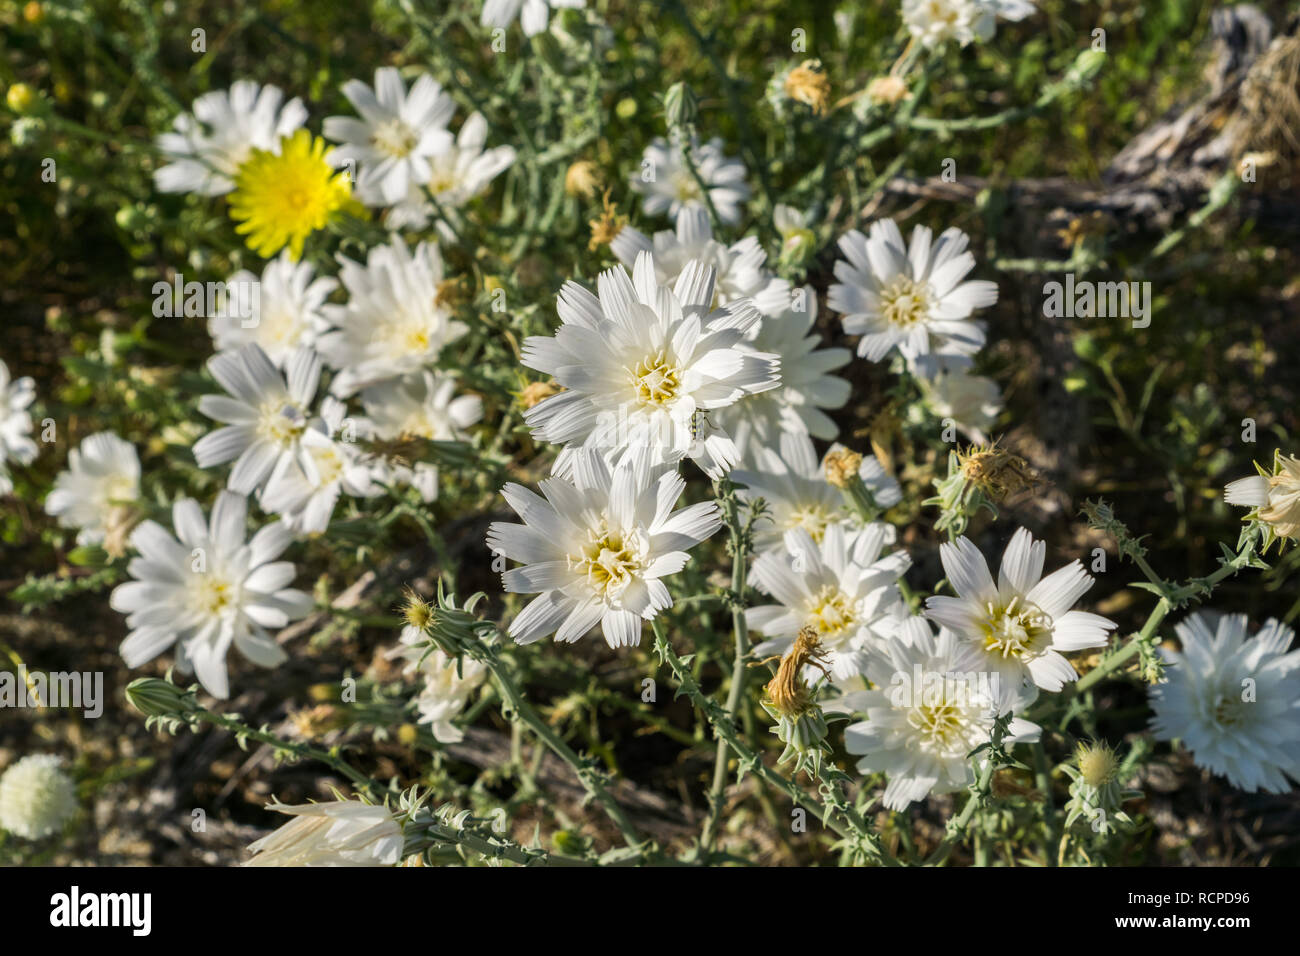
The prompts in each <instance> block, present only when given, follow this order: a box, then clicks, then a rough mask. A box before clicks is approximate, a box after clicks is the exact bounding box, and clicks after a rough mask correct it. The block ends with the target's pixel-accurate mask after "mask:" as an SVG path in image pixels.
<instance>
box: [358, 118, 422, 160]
mask: <svg viewBox="0 0 1300 956" xmlns="http://www.w3.org/2000/svg"><path fill="white" fill-rule="evenodd" d="M419 143H420V137H419V136H417V135H416V134H415V131H414V130H413V129H411V127H409V126H407V125H406V124H405V123H403V122H402V121H401V120H399V119H391V120H386V121H385V122H382V123H380V124H379V125H377V126H376V127H375V129H374V132H372V133H371V134H370V145H371V146H373V147H374V148H375V149H376V150H378V151H379V152H381V153H387V154H388V155H389V156H395V157H396V158H398V159H405V158H406V157H407V156H409V155H411V151H412V150H414V149H415V147H416V146H418V145H419Z"/></svg>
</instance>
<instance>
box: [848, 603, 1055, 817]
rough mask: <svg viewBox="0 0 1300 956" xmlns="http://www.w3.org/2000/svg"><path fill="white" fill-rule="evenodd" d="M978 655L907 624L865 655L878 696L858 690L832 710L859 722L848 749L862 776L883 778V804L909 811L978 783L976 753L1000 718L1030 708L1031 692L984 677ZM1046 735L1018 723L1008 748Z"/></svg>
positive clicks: (943, 635)
mask: <svg viewBox="0 0 1300 956" xmlns="http://www.w3.org/2000/svg"><path fill="white" fill-rule="evenodd" d="M980 667H981V662H980V659H979V655H978V653H976V652H975V651H974V650H973V648H971V647H970V646H969V645H967V644H965V643H964V642H962V641H960V640H959V639H958V638H957V637H956V636H955V635H953V634H952V633H950V632H948V631H945V630H940V632H939V635H938V637H936V636H935V635H934V634H933V633H932V632H931V630H930V627H929V625H928V624H926V623H925V621H923V620H921V619H919V618H909V619H907V620H906V621H905V622H903V623H902V624H901V625H900V626H899V632H898V635H897V636H896V637H895V638H894V639H892V640H890V641H888V642H887V643H883V644H880V645H877V646H876V647H873V648H872V649H871V650H870V651H869V652H868V654H867V664H866V668H865V670H866V676H867V678H868V680H870V681H871V683H872V685H873V689H871V690H866V691H852V692H850V693H847V694H845V695H843V696H842V697H840V698H839V699H838V700H836V701H833V702H832V703H830V704H828V705H827V709H828V710H834V711H841V712H845V713H849V714H853V715H858V716H861V717H862V718H863V719H862V720H859V721H857V722H855V723H852V724H849V726H848V727H846V728H845V730H844V747H845V749H846V750H847V751H848V752H849V753H851V754H854V755H856V756H861V757H862V759H861V760H859V761H858V764H857V769H858V772H859V773H863V774H868V773H884V774H886V775H887V776H888V778H889V782H888V784H887V785H886V787H885V793H884V796H883V799H882V802H883V803H884V805H885V807H886V808H888V809H890V810H905V809H907V806H908V804H911V803H913V802H916V801H918V800H924V799H925V798H926V797H927V796H929V795H930V794H931V793H953V792H955V791H957V790H961V789H963V788H965V787H968V786H970V785H971V784H973V783H974V782H975V772H974V770H973V769H972V768H971V759H970V754H971V752H972V751H973V750H975V749H976V748H977V747H979V746H981V745H982V744H986V743H988V740H989V736H990V734H991V733H992V732H993V725H994V721H995V719H996V718H997V717H999V716H1001V715H1004V714H1006V713H1007V712H1014V711H1016V710H1019V709H1020V708H1022V707H1023V706H1025V705H1026V704H1027V703H1028V702H1029V698H1030V696H1031V693H1032V692H1031V691H1030V689H1027V688H1024V687H1022V686H1021V685H1020V684H1019V683H1018V682H1017V684H1016V686H1015V687H1007V686H1005V685H1003V684H1001V683H1000V682H999V680H998V676H999V675H998V674H996V673H990V672H989V671H987V670H981V669H980ZM1040 734H1041V729H1040V728H1039V727H1038V726H1037V725H1036V724H1032V723H1030V722H1029V721H1027V720H1024V719H1022V718H1019V717H1013V718H1012V719H1011V722H1010V724H1009V726H1008V734H1007V736H1006V737H1005V738H1004V743H1005V744H1014V743H1019V742H1025V743H1032V742H1034V741H1036V740H1038V738H1039V736H1040Z"/></svg>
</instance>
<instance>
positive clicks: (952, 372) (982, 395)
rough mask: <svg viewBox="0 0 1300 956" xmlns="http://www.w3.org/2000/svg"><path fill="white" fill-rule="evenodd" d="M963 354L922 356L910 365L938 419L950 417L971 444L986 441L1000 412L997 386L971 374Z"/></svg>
mask: <svg viewBox="0 0 1300 956" xmlns="http://www.w3.org/2000/svg"><path fill="white" fill-rule="evenodd" d="M972 364H973V363H972V362H971V360H970V359H969V358H968V357H966V356H964V355H922V356H918V357H917V358H916V360H915V361H913V362H911V363H910V365H911V368H912V371H913V373H914V374H915V375H916V376H917V379H916V380H917V384H918V385H919V387H920V389H921V397H922V399H923V400H924V402H925V404H926V406H927V407H928V408H929V409H930V412H931V413H932V414H934V415H935V416H936V417H938V418H941V419H942V418H951V419H952V421H953V423H954V424H955V425H956V426H957V429H958V430H959V431H961V432H962V433H963V434H965V435H966V436H967V437H968V438H970V439H971V440H972V441H976V442H986V441H988V433H989V431H991V430H992V428H993V423H994V422H995V421H996V420H997V417H998V413H999V412H1001V411H1002V391H1001V389H999V388H998V383H997V382H995V381H993V379H991V378H987V377H985V376H983V375H974V374H972V373H971V371H970V369H971V365H972Z"/></svg>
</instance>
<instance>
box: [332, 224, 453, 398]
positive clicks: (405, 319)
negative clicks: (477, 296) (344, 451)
mask: <svg viewBox="0 0 1300 956" xmlns="http://www.w3.org/2000/svg"><path fill="white" fill-rule="evenodd" d="M339 262H340V264H341V266H342V269H341V271H340V273H339V277H340V278H341V279H342V281H343V286H344V288H346V289H347V292H348V302H347V305H326V306H324V308H323V311H324V313H325V317H326V319H327V320H328V321H329V322H330V324H331V326H332V328H331V329H330V330H329V331H328V332H325V333H324V334H323V335H321V336H320V337H319V338H318V339H317V341H316V347H317V349H318V350H319V351H320V354H321V357H322V358H323V359H324V360H325V362H326V363H327V364H328V365H329V366H330V367H331V368H334V369H337V370H338V374H337V375H336V376H334V380H333V381H332V382H331V383H330V391H331V392H333V393H334V394H335V395H337V396H338V397H339V398H346V397H348V396H349V395H352V394H353V393H355V392H357V391H359V390H360V389H363V388H367V387H369V386H371V385H376V384H378V383H379V382H382V381H386V380H387V379H390V378H397V377H399V376H401V375H406V374H409V373H411V372H416V371H419V370H420V369H422V368H424V367H425V366H427V365H432V364H434V363H435V362H436V361H437V359H438V354H439V353H440V352H441V351H442V348H443V346H445V345H446V344H447V343H448V342H451V341H452V340H454V339H456V338H459V337H460V336H461V335H464V334H465V331H466V326H465V324H464V323H463V322H457V321H453V319H452V318H451V310H450V309H449V308H447V304H446V302H445V296H444V291H445V290H443V289H441V288H440V287H441V286H442V281H443V265H442V255H441V254H440V253H439V252H438V247H437V245H435V244H434V243H431V242H422V243H420V244H419V245H418V246H416V247H415V249H414V251H412V250H410V249H408V248H407V246H406V243H404V242H403V241H402V240H401V239H400V238H399V237H397V236H394V237H393V241H392V243H391V244H389V245H386V246H376V247H375V248H373V249H371V250H370V252H369V253H368V254H367V256H366V264H365V265H364V266H363V265H361V264H360V263H358V262H353V261H352V260H351V259H348V258H346V257H345V256H340V257H339Z"/></svg>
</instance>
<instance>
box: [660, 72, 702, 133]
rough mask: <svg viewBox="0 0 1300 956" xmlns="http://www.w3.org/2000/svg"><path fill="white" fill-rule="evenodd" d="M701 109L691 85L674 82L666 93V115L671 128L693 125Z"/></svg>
mask: <svg viewBox="0 0 1300 956" xmlns="http://www.w3.org/2000/svg"><path fill="white" fill-rule="evenodd" d="M699 111H700V110H699V102H698V101H697V100H696V99H695V94H694V93H693V92H692V91H691V88H690V87H689V86H687V85H686V84H685V83H674V84H673V85H672V86H670V87H668V92H667V93H665V94H664V116H665V117H666V118H667V120H668V127H669V128H670V129H675V128H677V127H681V126H690V125H692V124H693V123H694V122H695V118H696V117H697V116H698V115H699Z"/></svg>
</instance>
